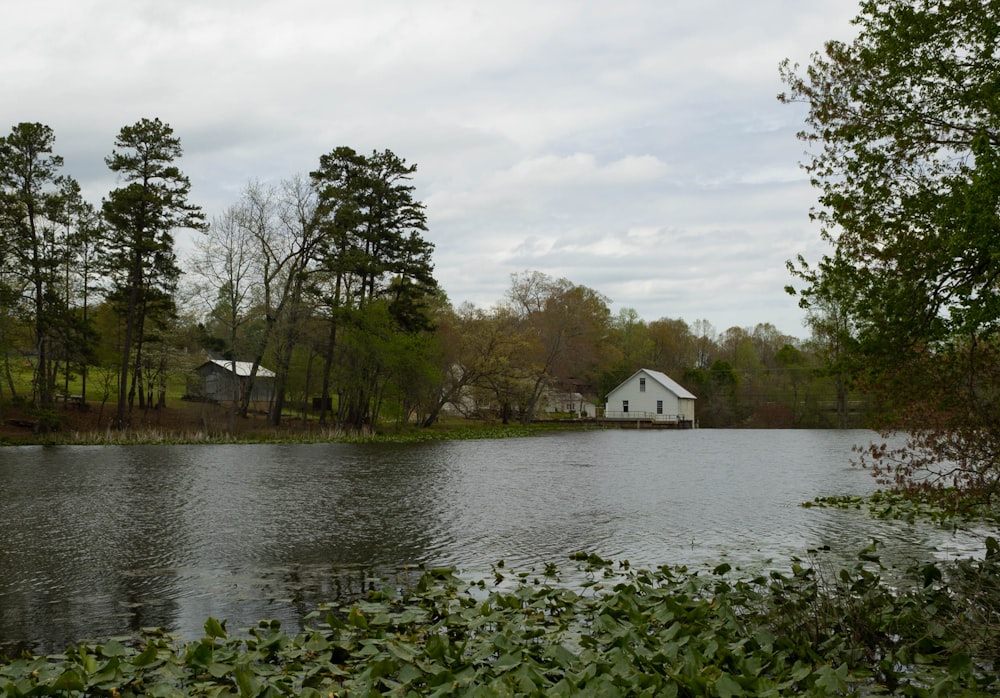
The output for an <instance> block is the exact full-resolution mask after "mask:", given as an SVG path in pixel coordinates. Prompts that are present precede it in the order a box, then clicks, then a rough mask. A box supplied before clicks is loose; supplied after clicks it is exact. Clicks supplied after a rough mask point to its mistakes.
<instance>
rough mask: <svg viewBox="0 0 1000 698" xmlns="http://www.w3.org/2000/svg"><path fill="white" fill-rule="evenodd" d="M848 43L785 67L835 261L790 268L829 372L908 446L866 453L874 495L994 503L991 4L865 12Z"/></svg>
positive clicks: (998, 69)
mask: <svg viewBox="0 0 1000 698" xmlns="http://www.w3.org/2000/svg"><path fill="white" fill-rule="evenodd" d="M855 24H856V25H857V36H856V38H855V39H854V40H853V41H852V42H851V43H843V42H838V41H831V42H828V43H827V44H826V46H825V50H824V52H823V53H822V54H816V55H814V56H813V58H812V61H811V63H810V65H809V66H808V68H807V69H806V71H805V74H800V73H799V70H798V66H796V65H792V64H790V63H789V62H785V63H784V64H783V66H782V77H783V79H784V81H785V83H786V84H787V85H788V87H789V92H788V93H786V94H783V95H781V97H780V98H781V99H782V100H783V101H786V102H800V101H801V102H805V103H807V105H808V107H809V112H808V117H807V119H806V124H807V128H806V130H805V131H803V133H802V134H801V137H802V138H803V140H805V141H807V142H808V143H810V144H811V145H813V146H815V151H814V152H813V153H812V154H811V156H810V159H809V161H808V162H807V163H806V165H805V166H806V169H807V170H808V171H809V172H810V174H811V176H812V180H813V184H814V185H815V186H816V187H817V189H818V191H819V207H818V208H817V210H816V211H814V216H815V218H816V219H818V220H819V222H820V223H821V224H822V225H823V231H822V234H823V237H824V238H825V239H826V240H827V241H828V242H829V243H830V244H831V245H832V247H833V252H832V253H831V254H829V255H827V256H825V257H824V258H823V259H822V260H820V261H819V263H817V264H815V265H810V264H809V263H808V262H807V261H806V260H804V259H801V258H800V259H799V260H798V262H797V263H791V264H790V268H791V270H792V271H793V273H794V274H795V275H796V276H798V277H799V278H800V279H801V280H802V281H803V282H804V284H805V287H804V288H803V289H802V290H801V304H802V305H803V307H805V308H806V309H808V310H809V311H810V319H811V322H812V324H813V327H814V330H816V333H817V335H818V336H819V337H821V338H822V340H823V342H824V343H825V345H826V347H827V362H828V366H829V368H830V371H831V373H832V374H834V375H837V376H838V382H839V383H840V384H843V383H845V382H847V381H850V380H855V381H860V382H861V385H862V386H864V387H865V388H866V389H867V390H868V391H870V392H872V393H874V394H875V395H876V397H877V399H878V400H879V402H880V406H881V420H880V422H879V424H878V426H880V427H882V428H883V429H885V430H886V431H889V430H891V429H893V428H899V427H902V429H904V430H906V431H908V432H909V433H910V435H911V441H910V443H909V444H908V445H907V447H906V448H903V449H898V450H894V451H883V452H880V453H871V454H870V456H871V457H872V461H871V464H872V465H873V467H874V469H875V471H876V473H877V474H878V475H880V476H881V477H882V478H883V482H885V483H886V484H889V485H893V486H897V487H906V488H911V489H914V490H915V489H928V488H938V489H946V488H954V489H955V490H956V491H958V492H960V493H962V496H968V497H971V498H979V499H983V500H985V501H989V500H990V498H991V497H992V496H993V495H994V494H995V493H996V491H997V490H998V489H1000V469H998V468H997V463H1000V430H998V429H997V428H996V427H997V424H998V419H1000V401H998V399H997V395H998V394H1000V371H997V370H996V363H997V361H996V360H997V356H998V355H1000V302H998V298H1000V295H998V293H997V290H998V288H997V280H998V278H1000V254H998V249H1000V247H998V245H1000V242H998V241H1000V120H998V117H997V90H996V85H997V84H998V80H1000V60H998V57H1000V56H998V53H997V46H998V37H1000V3H997V2H996V1H995V0H991V1H989V2H982V1H980V0H944V1H939V0H916V1H913V0H889V1H887V2H883V1H875V0H868V1H866V2H863V3H862V4H861V11H860V14H859V16H858V17H857V19H856V20H855Z"/></svg>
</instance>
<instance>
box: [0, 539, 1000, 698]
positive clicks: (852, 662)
mask: <svg viewBox="0 0 1000 698" xmlns="http://www.w3.org/2000/svg"><path fill="white" fill-rule="evenodd" d="M573 558H574V559H575V560H576V561H577V566H576V568H575V570H574V571H572V574H573V575H574V578H575V579H577V580H578V581H577V582H576V583H574V584H566V583H563V582H561V581H560V578H561V575H562V572H560V570H558V569H557V568H556V567H555V566H554V565H547V566H546V568H545V570H544V573H543V574H541V575H536V574H533V573H530V572H529V573H518V574H512V573H510V572H509V571H508V570H506V569H505V568H504V566H503V563H502V562H501V563H498V564H497V570H496V572H497V574H496V579H495V584H496V585H495V586H493V587H488V586H487V584H486V583H485V582H482V581H480V582H476V583H474V584H469V583H466V582H464V581H462V580H461V579H459V578H458V577H457V576H456V575H455V572H454V570H452V569H450V568H440V569H429V570H425V571H424V573H423V575H422V576H421V578H420V579H419V580H418V581H417V583H416V584H415V585H414V587H413V588H412V589H410V590H401V591H389V590H382V591H373V592H370V593H369V594H368V596H367V597H366V598H364V599H362V600H360V601H357V602H356V603H354V604H351V605H350V606H340V605H332V606H329V607H326V608H321V609H318V610H317V611H315V612H313V613H311V614H310V615H309V616H308V617H307V619H306V624H307V627H306V628H305V629H304V630H303V631H301V632H298V633H295V634H288V633H286V632H284V631H283V630H282V629H281V627H280V625H279V623H278V622H276V621H262V622H260V623H259V624H258V625H257V626H256V627H253V628H250V629H248V630H247V631H245V632H243V633H240V634H239V635H238V636H237V635H234V634H231V633H230V632H229V631H228V629H227V628H226V624H225V623H224V622H220V621H218V620H216V619H212V618H210V619H209V620H208V621H207V622H206V623H205V635H204V637H203V638H202V639H201V640H198V641H192V642H183V643H181V642H177V641H175V640H174V639H173V638H171V637H169V636H168V635H166V634H164V633H163V632H162V631H159V630H146V631H144V632H143V633H142V635H141V636H140V637H138V638H135V639H129V640H115V639H112V640H110V641H108V642H106V643H100V644H93V645H89V644H78V645H75V646H73V647H70V648H69V649H68V650H67V651H66V652H65V653H64V654H62V655H55V656H51V657H32V656H29V655H25V656H22V657H20V658H16V659H13V660H8V661H6V662H4V663H0V693H2V695H7V696H26V695H62V694H65V693H67V692H80V693H85V694H88V695H117V696H132V695H161V696H173V695H204V696H218V695H235V694H239V695H244V696H279V695H300V696H323V695H345V696H350V695H357V696H362V695H363V696H371V695H403V696H446V695H456V694H462V695H478V696H497V695H524V696H552V695H554V696H613V695H620V696H784V695H814V696H825V695H844V694H845V693H847V692H855V691H858V692H862V693H864V694H866V695H878V694H884V693H893V694H898V695H914V696H923V695H943V694H954V693H956V692H959V691H962V692H964V693H963V695H987V694H988V693H989V692H990V691H992V690H995V689H996V688H997V677H996V675H995V673H994V672H993V671H992V670H991V668H990V667H991V666H992V664H991V663H992V662H995V661H996V660H997V656H996V654H995V652H996V649H997V644H996V641H997V637H996V632H995V630H993V631H992V634H990V633H985V634H980V635H978V636H976V637H975V638H973V639H971V640H970V638H969V635H968V632H967V631H968V627H967V626H966V625H964V624H963V623H964V622H965V621H963V619H965V618H967V617H968V614H969V613H971V612H973V611H976V610H979V611H983V612H986V613H989V612H991V610H994V611H995V606H994V607H990V606H989V603H995V602H996V599H997V596H998V595H997V594H996V589H997V579H998V572H1000V570H998V568H997V566H996V564H995V563H991V562H982V563H973V562H969V563H962V564H961V565H959V566H958V568H957V569H958V570H959V571H958V572H957V573H956V574H957V575H960V576H961V577H962V579H964V580H966V581H967V582H968V583H969V584H970V585H974V587H975V589H976V590H977V591H976V594H975V597H974V598H975V602H974V603H966V601H967V600H966V599H962V598H959V599H956V598H954V597H953V595H952V594H950V593H949V589H948V588H947V587H946V586H945V585H944V584H943V583H942V582H941V579H940V578H932V579H931V580H930V582H928V583H923V581H920V582H918V583H916V584H914V585H913V586H912V587H906V588H902V589H892V588H890V587H889V586H887V585H885V584H884V583H882V582H881V580H880V579H879V577H878V575H877V574H876V573H874V572H871V571H869V570H868V569H867V568H866V567H864V566H862V565H861V564H860V563H859V565H858V566H857V567H856V568H854V569H852V570H843V571H841V572H840V573H839V575H837V577H836V579H834V580H831V581H827V580H824V578H823V576H822V575H821V574H820V573H819V572H817V571H816V570H815V569H813V568H810V567H805V566H802V565H800V564H799V563H795V564H794V565H793V566H792V569H791V571H790V572H789V573H779V572H772V573H770V574H769V575H762V576H759V577H755V578H753V579H748V580H740V579H733V578H731V577H730V573H731V570H730V569H729V566H728V565H720V566H719V567H717V568H716V569H715V570H714V571H712V572H711V573H710V574H702V573H698V572H693V571H688V570H687V569H685V568H672V567H660V568H657V569H655V570H649V569H631V568H630V566H628V564H627V563H620V564H619V565H618V567H617V569H616V568H615V566H614V565H613V564H612V563H611V561H608V560H603V559H601V558H600V557H598V556H596V555H594V554H592V553H582V552H581V553H577V554H574V555H573ZM508 577H509V579H508ZM956 578H957V577H956ZM921 579H924V578H921Z"/></svg>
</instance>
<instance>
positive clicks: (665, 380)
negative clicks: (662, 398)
mask: <svg viewBox="0 0 1000 698" xmlns="http://www.w3.org/2000/svg"><path fill="white" fill-rule="evenodd" d="M640 373H644V374H646V375H647V376H649V377H650V378H652V379H653V380H655V381H656V382H657V383H659V384H660V385H662V386H663V387H664V388H666V389H667V390H669V391H670V392H672V393H673V394H674V395H676V396H677V397H680V398H686V399H689V400H697V399H698V397H697V396H696V395H694V394H693V393H691V391H689V390H687V389H686V388H684V387H683V386H682V385H681V384H680V383H678V382H677V381H675V380H674V379H673V378H671V377H670V376H668V375H667V374H666V373H663V372H662V371H653V370H652V369H648V368H640V369H639V370H638V371H636V372H635V373H633V374H632V375H631V376H629V377H628V378H627V379H625V380H624V381H622V382H621V384H620V385H619V386H618V387H617V388H615V390H618V388H620V387H622V386H623V385H625V384H626V383H628V382H629V381H630V380H632V379H633V378H635V377H636V376H637V375H639V374H640ZM615 390H612V391H611V392H612V393H613V392H615Z"/></svg>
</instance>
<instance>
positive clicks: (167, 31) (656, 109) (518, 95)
mask: <svg viewBox="0 0 1000 698" xmlns="http://www.w3.org/2000/svg"><path fill="white" fill-rule="evenodd" d="M857 7H858V6H857V3H856V2H852V1H851V0H755V1H754V2H744V1H743V0H696V1H692V0H684V1H679V0H601V1H590V0H530V1H525V0H504V2H496V1H493V0H490V1H477V0H455V1H451V0H421V1H420V2H417V1H415V0H367V1H365V2H358V1H357V0H353V1H351V2H345V1H342V0H280V1H264V0H169V1H168V0H158V1H157V2H150V1H148V0H51V1H45V0H42V1H40V2H31V3H28V2H21V3H16V4H14V5H12V6H11V7H7V8H5V10H4V13H3V14H4V16H3V20H2V22H0V85H2V94H3V98H2V99H0V115H2V118H0V129H2V132H3V133H7V132H9V129H10V127H11V126H13V125H15V124H17V123H19V122H22V121H39V122H42V123H44V124H47V125H49V126H51V127H52V128H53V129H54V130H55V135H56V152H57V153H58V154H61V155H63V156H64V158H65V166H64V170H63V171H64V172H65V173H66V174H70V175H72V176H74V177H76V178H77V179H78V180H80V182H81V184H82V185H83V187H84V192H85V195H86V196H87V198H88V199H89V200H91V201H92V202H93V203H94V204H95V205H99V204H100V199H101V197H102V196H104V195H105V194H106V193H107V192H108V191H109V190H110V189H112V188H113V187H114V186H115V185H116V184H115V181H114V179H113V177H112V175H111V174H110V173H109V172H108V171H107V169H106V167H105V165H104V157H105V156H106V155H107V154H109V153H110V152H111V149H112V147H113V142H114V138H115V136H116V134H117V133H118V131H119V130H120V129H121V127H122V126H124V125H127V124H132V123H135V122H136V121H137V120H139V119H140V118H143V117H148V118H154V117H158V118H160V119H161V120H163V121H164V122H166V123H168V124H170V126H172V127H173V129H174V132H175V134H176V135H177V136H179V137H180V139H181V143H182V146H183V148H184V157H183V158H182V159H181V160H180V162H179V163H178V164H179V165H180V166H181V168H182V170H183V171H184V172H185V173H186V174H187V175H188V176H189V177H190V178H191V181H192V195H191V199H192V201H193V203H196V204H198V205H200V206H202V208H203V209H204V210H205V213H206V214H207V215H208V217H209V219H211V218H213V217H214V216H217V215H219V214H220V213H221V212H222V211H223V209H225V208H226V207H227V206H229V205H230V204H232V203H234V202H235V201H236V199H237V197H238V195H239V193H240V191H241V189H243V187H244V186H245V185H246V183H247V182H248V181H249V180H251V179H259V180H263V181H275V182H277V181H280V180H281V179H285V178H288V177H291V176H294V175H297V174H302V175H304V174H307V173H308V172H309V171H310V170H312V169H315V167H316V165H317V163H318V160H319V156H320V155H322V154H324V153H327V152H329V151H331V150H333V149H334V148H335V147H337V146H341V145H347V146H350V147H352V148H354V149H355V150H358V151H361V152H365V153H368V152H371V151H372V150H374V149H378V150H383V149H386V148H388V149H390V150H392V151H393V152H395V153H396V154H397V155H399V156H400V157H403V158H405V159H406V160H407V162H409V163H415V164H417V166H418V170H417V174H416V178H415V180H414V184H415V185H416V188H417V190H416V195H417V198H418V199H419V200H421V201H423V202H424V204H425V205H426V207H427V217H428V224H429V227H430V230H429V233H428V234H427V238H428V239H429V240H430V241H431V242H433V243H434V245H435V247H436V249H435V255H434V258H435V264H436V276H437V278H438V281H439V282H440V283H441V285H442V287H443V288H444V290H445V291H446V292H447V294H448V297H449V298H450V300H451V301H452V303H454V304H455V305H458V304H460V303H462V302H464V301H470V302H472V303H475V304H477V305H483V306H485V305H491V304H493V303H495V302H497V301H498V300H500V299H501V298H502V297H503V295H504V293H505V291H506V290H507V289H508V288H509V287H510V275H511V274H512V273H514V272H521V271H525V270H532V271H535V270H537V271H541V272H544V273H546V274H548V275H550V276H553V277H556V278H559V277H565V278H567V279H569V280H570V281H572V282H573V283H576V284H579V285H584V286H589V287H591V288H593V289H595V290H597V291H599V292H601V293H603V294H604V295H606V296H607V297H608V298H610V299H611V301H612V303H611V307H612V310H613V311H614V312H618V311H619V310H620V309H621V308H624V307H629V308H634V309H635V310H636V311H637V312H638V313H639V315H640V316H641V317H642V318H643V319H644V320H646V321H652V320H656V319H659V318H661V317H670V318H683V319H685V320H687V321H688V322H689V323H690V322H693V321H695V320H699V319H706V320H708V321H709V322H711V323H712V324H713V325H714V326H715V328H716V329H717V330H719V331H722V330H725V329H726V328H728V327H731V326H740V327H752V326H753V325H755V324H757V323H759V322H770V323H773V324H774V325H776V326H777V327H778V329H779V330H781V331H783V332H785V333H787V334H791V335H794V336H800V337H804V336H806V335H807V334H808V332H807V330H805V329H804V328H803V327H802V314H801V312H800V311H799V310H798V308H797V307H796V303H795V299H794V298H792V297H790V296H788V295H786V294H785V292H784V290H783V287H784V286H785V285H786V284H787V283H789V282H790V281H791V279H790V277H789V275H788V273H787V271H786V270H785V261H786V260H787V259H790V258H792V257H794V256H795V255H797V254H799V253H804V254H805V255H806V256H807V258H810V259H815V258H817V257H818V256H819V255H820V254H822V253H823V252H825V251H826V249H825V247H824V246H823V244H821V243H820V241H819V230H818V228H817V227H816V226H815V225H814V224H812V223H810V222H809V218H808V213H809V209H810V207H811V206H812V205H813V203H814V202H815V199H816V195H815V192H814V191H813V190H812V189H811V188H810V187H809V185H808V182H807V180H806V177H805V175H804V173H803V172H802V171H801V169H800V168H799V162H800V161H802V159H803V153H804V144H802V143H801V142H799V141H797V140H796V139H795V133H796V131H797V130H799V129H800V128H801V127H802V125H803V117H804V114H805V109H804V108H803V107H798V106H784V105H781V104H779V103H778V102H777V100H776V98H775V97H776V95H777V93H778V92H780V91H781V89H782V84H781V82H780V79H779V77H778V63H779V62H780V61H781V60H782V59H783V58H786V57H788V58H791V59H792V60H793V61H799V62H801V63H806V62H807V61H808V59H809V55H810V54H811V53H812V52H814V51H817V50H819V49H821V48H822V45H823V42H824V41H826V40H827V39H832V38H841V39H843V38H849V37H850V36H851V33H852V32H851V26H850V23H849V22H850V19H851V18H852V17H853V16H854V15H855V14H856V13H857ZM179 238H180V241H181V252H182V253H183V251H184V250H185V249H189V245H190V243H189V241H186V240H185V236H184V235H181V236H179Z"/></svg>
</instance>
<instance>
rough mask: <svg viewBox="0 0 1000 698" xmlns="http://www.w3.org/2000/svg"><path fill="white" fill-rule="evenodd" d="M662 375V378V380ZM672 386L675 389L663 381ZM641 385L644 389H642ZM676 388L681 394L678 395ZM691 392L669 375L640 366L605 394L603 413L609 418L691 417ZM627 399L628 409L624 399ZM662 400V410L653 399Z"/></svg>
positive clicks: (665, 418)
mask: <svg viewBox="0 0 1000 698" xmlns="http://www.w3.org/2000/svg"><path fill="white" fill-rule="evenodd" d="M663 379H666V380H663ZM665 382H669V383H670V384H673V385H674V386H676V390H677V392H675V390H674V389H671V388H670V387H667V385H664V383H665ZM643 385H645V390H643ZM678 392H680V393H681V394H680V395H678ZM694 400H695V398H694V396H693V395H691V393H689V392H688V391H686V390H684V388H682V387H681V386H679V385H677V384H676V383H674V382H673V381H671V380H670V379H669V378H667V377H666V376H664V375H663V374H661V373H657V372H655V371H648V370H646V369H641V370H639V371H637V372H636V373H635V374H634V375H632V376H631V377H630V378H629V379H628V380H626V381H625V382H623V383H622V384H621V385H619V386H618V387H617V388H615V389H614V390H612V391H611V392H610V393H609V394H608V401H607V404H606V406H605V416H606V417H609V418H612V419H630V418H634V419H657V420H664V421H676V420H677V419H682V420H688V421H692V422H693V421H694ZM625 401H627V402H628V412H627V413H626V411H625V409H624V402H625ZM658 401H662V402H663V405H662V412H658V410H657V402H658Z"/></svg>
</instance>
